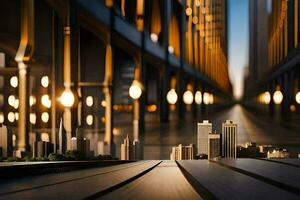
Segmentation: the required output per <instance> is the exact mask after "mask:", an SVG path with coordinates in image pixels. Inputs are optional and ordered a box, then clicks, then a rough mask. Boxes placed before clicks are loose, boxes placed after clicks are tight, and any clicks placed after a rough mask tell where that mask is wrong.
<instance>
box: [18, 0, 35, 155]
mask: <svg viewBox="0 0 300 200" xmlns="http://www.w3.org/2000/svg"><path fill="white" fill-rule="evenodd" d="M33 50H34V1H33V0H24V1H22V2H21V39H20V46H19V49H18V51H17V54H16V57H15V60H16V62H18V68H19V120H18V143H17V152H16V156H18V157H21V156H22V154H21V152H26V151H29V150H30V148H29V141H28V137H29V136H28V134H29V101H28V100H29V92H28V91H29V90H28V85H29V84H28V82H29V77H30V75H29V74H30V73H29V72H30V71H29V67H28V62H29V61H30V60H31V58H32V55H33Z"/></svg>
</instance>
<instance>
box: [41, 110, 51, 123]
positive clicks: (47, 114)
mask: <svg viewBox="0 0 300 200" xmlns="http://www.w3.org/2000/svg"><path fill="white" fill-rule="evenodd" d="M49 118H50V117H49V113H47V112H43V113H42V115H41V119H42V121H43V122H44V123H47V122H48V121H49Z"/></svg>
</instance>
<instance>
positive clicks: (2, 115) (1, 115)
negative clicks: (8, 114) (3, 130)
mask: <svg viewBox="0 0 300 200" xmlns="http://www.w3.org/2000/svg"><path fill="white" fill-rule="evenodd" d="M3 122H4V114H3V112H1V113H0V124H2V123H3Z"/></svg>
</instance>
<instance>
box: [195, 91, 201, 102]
mask: <svg viewBox="0 0 300 200" xmlns="http://www.w3.org/2000/svg"><path fill="white" fill-rule="evenodd" d="M195 102H196V104H198V105H200V104H201V103H202V93H201V92H200V91H197V92H196V93H195Z"/></svg>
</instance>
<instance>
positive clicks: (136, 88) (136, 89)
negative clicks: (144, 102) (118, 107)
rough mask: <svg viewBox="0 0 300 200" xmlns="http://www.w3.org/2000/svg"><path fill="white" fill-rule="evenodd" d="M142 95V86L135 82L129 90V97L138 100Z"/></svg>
mask: <svg viewBox="0 0 300 200" xmlns="http://www.w3.org/2000/svg"><path fill="white" fill-rule="evenodd" d="M141 95H142V84H141V83H140V82H138V81H136V80H134V81H133V82H132V84H131V86H130V88H129V96H130V97H131V98H133V99H138V98H140V97H141Z"/></svg>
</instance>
